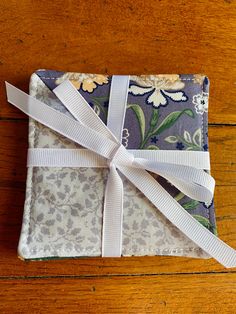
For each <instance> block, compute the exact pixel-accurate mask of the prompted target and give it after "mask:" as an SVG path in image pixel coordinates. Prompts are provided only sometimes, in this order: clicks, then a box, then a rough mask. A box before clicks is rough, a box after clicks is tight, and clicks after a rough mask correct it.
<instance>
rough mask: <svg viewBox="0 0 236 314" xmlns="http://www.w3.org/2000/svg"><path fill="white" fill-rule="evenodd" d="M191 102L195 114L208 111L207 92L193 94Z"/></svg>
mask: <svg viewBox="0 0 236 314" xmlns="http://www.w3.org/2000/svg"><path fill="white" fill-rule="evenodd" d="M193 104H194V105H195V110H196V113H197V114H203V113H204V112H208V93H204V92H202V93H201V94H197V95H194V96H193Z"/></svg>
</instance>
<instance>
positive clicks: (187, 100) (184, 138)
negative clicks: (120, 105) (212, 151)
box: [18, 70, 216, 259]
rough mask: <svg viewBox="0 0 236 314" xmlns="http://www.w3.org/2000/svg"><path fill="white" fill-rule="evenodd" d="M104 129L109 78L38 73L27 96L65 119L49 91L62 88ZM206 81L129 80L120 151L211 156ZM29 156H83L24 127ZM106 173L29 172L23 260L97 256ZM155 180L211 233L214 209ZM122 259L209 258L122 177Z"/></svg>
mask: <svg viewBox="0 0 236 314" xmlns="http://www.w3.org/2000/svg"><path fill="white" fill-rule="evenodd" d="M68 79H69V80H70V81H71V83H72V84H73V85H74V86H75V87H76V88H77V89H78V90H79V92H80V93H81V94H82V95H83V97H84V98H85V99H86V100H87V102H88V103H89V104H90V105H91V107H92V108H93V109H94V111H95V112H96V113H97V115H98V116H99V117H100V118H101V119H102V120H103V121H104V123H106V119H107V112H108V104H109V94H110V87H111V76H107V75H97V74H84V73H64V72H57V71H49V70H39V71H37V72H35V73H34V74H33V75H32V77H31V81H30V95H32V96H34V97H35V98H37V99H39V100H41V101H42V102H44V103H46V104H48V105H49V106H51V107H52V108H54V109H56V110H59V111H61V112H63V113H66V114H68V115H70V113H69V112H68V111H67V109H66V108H65V107H64V106H63V105H62V103H61V102H60V101H59V100H58V98H57V97H56V96H55V94H54V93H53V92H52V90H53V89H54V88H55V87H56V86H58V85H59V84H60V83H62V82H63V81H65V80H68ZM208 93H209V80H208V78H207V77H206V76H204V75H199V74H197V75H141V76H130V83H129V93H128V101H127V107H126V114H125V121H124V128H123V138H122V143H123V145H124V146H125V147H126V148H128V149H146V150H147V149H148V150H149V149H150V150H158V149H160V150H177V151H178V150H188V151H208V139H207V123H208V117H207V112H208ZM29 147H30V148H60V149H64V148H80V146H79V145H78V144H75V143H74V142H72V141H70V140H69V139H67V138H65V137H63V136H62V135H60V134H58V133H56V132H54V131H53V130H51V129H49V128H48V127H46V126H44V125H42V124H40V123H39V122H36V121H35V120H33V119H30V121H29ZM107 175H108V170H107V169H101V168H82V167H79V168H78V167H76V168H71V167H61V168H60V167H57V168H53V167H29V168H28V175H27V187H26V200H25V208H24V219H23V224H22V232H21V237H20V242H19V247H18V252H19V255H20V256H21V257H22V258H24V259H45V258H52V257H53V258H55V257H58V258H59V257H84V256H101V246H102V217H103V203H104V189H105V184H106V180H107ZM153 176H154V177H155V179H156V180H157V181H158V182H159V183H161V185H162V186H163V187H165V189H166V190H167V191H168V192H169V193H170V194H171V195H172V196H173V197H174V198H175V199H176V200H177V201H178V202H179V203H180V204H181V205H182V206H183V207H184V208H185V210H186V211H188V212H189V213H190V214H191V215H192V216H193V217H194V218H195V219H197V220H198V221H199V222H200V223H201V224H203V225H204V227H205V228H207V229H209V230H210V231H211V232H212V233H216V226H215V216H214V204H213V202H212V203H211V204H206V203H202V202H199V201H196V200H192V199H190V198H189V197H187V196H185V195H184V194H183V193H181V192H180V191H178V190H177V189H176V188H175V187H174V186H172V185H171V184H170V183H169V182H167V181H166V180H164V179H163V178H161V177H160V176H157V175H154V174H153ZM122 179H123V182H124V219H123V235H122V237H123V243H122V255H123V256H131V255H135V256H138V255H139V256H142V255H176V256H189V257H208V255H206V254H205V253H204V251H203V250H202V249H200V248H199V247H198V246H197V245H196V244H195V243H193V242H192V241H191V240H190V239H188V238H187V237H186V236H185V235H184V234H183V233H181V231H179V230H178V229H177V228H176V227H175V226H173V225H172V224H171V223H170V222H169V221H168V220H167V219H166V218H165V217H164V216H163V215H162V214H161V213H160V212H159V211H158V209H157V208H155V207H154V206H153V205H152V203H151V202H149V201H148V200H147V199H146V197H145V196H144V195H143V194H142V193H141V192H140V191H139V190H138V189H137V188H136V187H135V186H134V185H132V183H130V182H129V181H128V180H127V179H126V178H125V177H122Z"/></svg>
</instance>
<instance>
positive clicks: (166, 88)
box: [129, 74, 188, 108]
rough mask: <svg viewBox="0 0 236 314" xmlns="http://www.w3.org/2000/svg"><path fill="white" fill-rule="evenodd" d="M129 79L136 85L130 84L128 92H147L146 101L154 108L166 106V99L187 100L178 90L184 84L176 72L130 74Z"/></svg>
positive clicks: (136, 93)
mask: <svg viewBox="0 0 236 314" xmlns="http://www.w3.org/2000/svg"><path fill="white" fill-rule="evenodd" d="M130 79H131V80H133V81H134V82H136V83H137V85H131V86H130V88H129V92H130V93H131V94H133V95H144V94H147V93H149V96H148V97H147V103H149V104H152V105H153V107H155V108H158V107H160V106H166V105H167V104H168V99H171V100H173V101H175V102H180V101H187V100H188V97H187V96H186V95H185V93H184V92H183V91H180V90H181V89H183V88H184V86H185V84H184V82H182V81H181V79H180V76H179V75H178V74H174V75H141V76H131V77H130Z"/></svg>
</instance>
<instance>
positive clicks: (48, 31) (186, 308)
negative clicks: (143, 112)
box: [0, 0, 236, 314]
mask: <svg viewBox="0 0 236 314" xmlns="http://www.w3.org/2000/svg"><path fill="white" fill-rule="evenodd" d="M0 12H1V14H0V39H1V45H0V141H1V143H0V144H1V145H0V313H10V314H12V313H13V314H14V313H28V312H32V313H45V312H46V313H109V314H110V313H125V314H126V313H138V314H139V313H140V314H143V313H197V314H198V313H217V314H218V313H230V314H231V313H236V306H235V301H236V294H235V292H236V291H235V287H236V277H235V276H236V273H235V269H231V270H226V269H224V268H223V267H222V266H221V265H219V264H218V263H217V262H215V261H214V260H212V259H210V260H199V259H188V258H173V257H158V256H157V257H130V258H122V259H114V258H113V259H108V258H107V259H105V258H104V259H102V258H89V259H88V258H87V259H86V258H84V259H68V260H55V261H44V262H42V261H41V262H24V261H21V260H19V259H18V258H17V256H16V249H17V242H18V238H19V234H20V228H21V221H22V213H23V204H24V193H25V179H26V167H25V164H26V151H27V120H26V119H25V116H24V115H23V114H21V113H20V112H19V111H18V110H16V109H14V108H13V107H12V106H10V105H9V104H7V102H6V95H5V90H4V81H5V80H7V81H9V82H11V83H12V84H15V85H17V86H18V87H19V88H21V89H23V90H25V91H27V90H28V83H29V77H30V75H31V73H32V72H34V71H35V70H37V69H40V68H41V69H42V68H47V69H55V70H62V71H78V72H87V73H108V74H150V73H155V74H156V73H204V74H206V75H208V77H209V78H210V81H211V87H210V109H209V110H210V111H209V123H210V127H209V138H210V151H211V161H212V174H213V176H214V177H215V178H216V182H217V186H216V193H215V203H216V216H217V224H218V231H219V235H220V237H221V238H222V239H223V240H224V241H226V242H227V243H229V244H230V245H232V246H233V247H235V248H236V150H235V148H236V106H235V103H236V67H235V63H236V1H234V0H215V1H214V2H212V1H210V0H199V1H184V0H179V1H175V2H173V1H167V0H159V1H155V0H149V1H141V0H136V1H131V0H120V1H111V0H97V1H91V0H87V1H72V0H64V1H62V0H58V1H48V0H41V1H39V0H22V1H16V0H1V1H0Z"/></svg>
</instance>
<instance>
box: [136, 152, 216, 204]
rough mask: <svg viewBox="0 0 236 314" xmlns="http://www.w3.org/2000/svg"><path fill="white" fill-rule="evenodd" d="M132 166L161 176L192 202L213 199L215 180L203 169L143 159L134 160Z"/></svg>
mask: <svg viewBox="0 0 236 314" xmlns="http://www.w3.org/2000/svg"><path fill="white" fill-rule="evenodd" d="M134 165H137V166H138V168H142V169H146V170H149V171H152V172H154V173H156V174H158V175H160V176H162V177H163V178H165V179H166V180H168V181H169V182H170V183H171V184H173V185H174V186H175V187H177V188H178V189H179V190H180V191H181V192H183V193H184V194H185V195H187V196H189V197H190V198H192V199H194V200H197V201H200V202H211V200H212V198H213V194H214V188H215V180H214V179H213V178H212V176H211V175H210V174H208V173H206V172H205V171H204V170H203V169H196V168H194V167H191V166H184V165H175V164H170V163H165V162H155V161H151V160H147V159H144V158H135V161H134Z"/></svg>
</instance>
